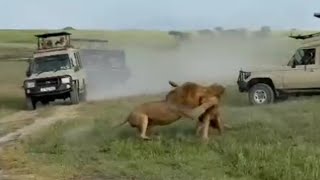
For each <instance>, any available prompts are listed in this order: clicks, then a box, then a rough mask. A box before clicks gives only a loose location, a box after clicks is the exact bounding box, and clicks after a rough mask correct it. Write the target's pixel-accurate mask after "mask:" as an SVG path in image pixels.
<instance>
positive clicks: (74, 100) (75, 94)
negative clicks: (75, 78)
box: [70, 83, 80, 104]
mask: <svg viewBox="0 0 320 180" xmlns="http://www.w3.org/2000/svg"><path fill="white" fill-rule="evenodd" d="M70 100H71V104H79V102H80V97H79V88H78V86H77V84H76V83H75V84H74V86H73V88H72V91H71V92H70Z"/></svg>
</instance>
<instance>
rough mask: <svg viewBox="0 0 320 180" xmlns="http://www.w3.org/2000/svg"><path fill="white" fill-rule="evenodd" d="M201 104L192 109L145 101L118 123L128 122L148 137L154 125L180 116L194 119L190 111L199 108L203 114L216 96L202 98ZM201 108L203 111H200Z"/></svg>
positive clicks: (174, 119)
mask: <svg viewBox="0 0 320 180" xmlns="http://www.w3.org/2000/svg"><path fill="white" fill-rule="evenodd" d="M202 102H203V103H202V105H201V106H199V107H197V108H195V109H194V110H193V109H190V108H186V107H183V106H177V105H173V104H171V103H169V102H167V101H165V100H162V101H153V102H146V103H143V104H141V105H139V106H137V107H135V108H134V109H133V110H132V111H131V113H130V114H129V115H128V117H127V119H126V120H125V121H124V122H122V123H121V124H119V125H118V126H121V125H123V124H125V123H127V122H128V123H129V124H130V125H131V127H135V128H137V129H138V131H139V133H140V137H141V138H142V139H145V140H148V139H150V137H149V136H150V135H151V131H152V128H153V127H154V126H164V125H168V124H171V123H173V122H175V121H177V120H179V119H180V118H181V117H188V118H192V119H194V117H193V116H192V113H193V112H195V111H196V110H199V109H200V114H203V112H204V111H205V109H208V108H209V107H211V106H213V105H215V104H217V103H218V100H217V98H216V97H212V98H207V99H202ZM201 109H203V111H202V112H201Z"/></svg>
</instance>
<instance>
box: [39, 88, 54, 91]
mask: <svg viewBox="0 0 320 180" xmlns="http://www.w3.org/2000/svg"><path fill="white" fill-rule="evenodd" d="M54 90H56V87H45V88H41V89H40V91H41V92H48V91H54Z"/></svg>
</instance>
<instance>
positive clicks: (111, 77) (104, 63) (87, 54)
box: [72, 38, 131, 91]
mask: <svg viewBox="0 0 320 180" xmlns="http://www.w3.org/2000/svg"><path fill="white" fill-rule="evenodd" d="M72 42H73V45H74V46H76V47H78V48H80V49H81V51H80V55H81V57H82V58H83V59H84V61H83V66H84V67H85V68H86V72H87V73H88V78H89V81H90V82H93V83H94V84H92V85H89V87H93V89H92V91H95V90H96V89H106V88H108V87H111V86H112V85H113V84H120V83H124V82H126V80H128V79H129V77H130V75H131V71H130V69H129V68H128V66H127V64H126V54H125V52H124V50H122V49H110V48H109V47H108V43H109V41H108V40H102V39H85V38H73V39H72ZM98 86H99V87H98ZM90 91H91V90H90Z"/></svg>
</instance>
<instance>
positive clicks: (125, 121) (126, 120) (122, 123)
mask: <svg viewBox="0 0 320 180" xmlns="http://www.w3.org/2000/svg"><path fill="white" fill-rule="evenodd" d="M130 116H131V114H129V115H128V117H127V118H126V119H125V120H124V121H123V122H121V123H120V124H118V125H116V126H114V127H113V128H118V127H120V126H123V125H124V124H126V123H127V122H128V121H129V118H130Z"/></svg>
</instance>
